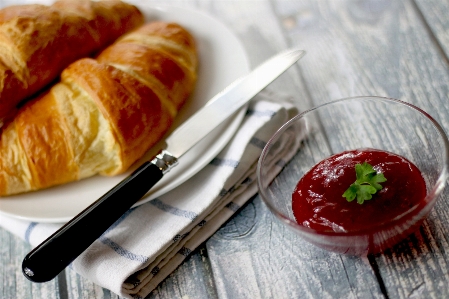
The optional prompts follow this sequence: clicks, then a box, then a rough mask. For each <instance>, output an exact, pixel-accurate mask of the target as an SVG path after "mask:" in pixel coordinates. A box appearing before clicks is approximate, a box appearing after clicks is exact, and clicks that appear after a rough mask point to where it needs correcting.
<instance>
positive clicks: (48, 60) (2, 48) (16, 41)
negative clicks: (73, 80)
mask: <svg viewBox="0 0 449 299" xmlns="http://www.w3.org/2000/svg"><path fill="white" fill-rule="evenodd" d="M143 21H144V17H143V15H142V13H141V12H140V11H139V10H138V9H137V8H136V7H135V6H133V5H130V4H127V3H125V2H121V1H118V0H108V1H90V0H61V1H57V2H55V3H54V4H53V5H51V6H45V5H39V4H31V5H16V6H9V7H6V8H3V9H1V10H0V120H2V119H4V118H5V117H7V116H9V115H10V114H11V111H12V110H14V108H15V106H16V105H17V104H18V103H19V102H20V101H22V100H23V99H25V98H27V97H30V96H31V95H33V94H35V93H36V92H38V91H39V90H41V89H42V88H43V87H45V86H46V85H48V84H49V83H51V81H53V80H54V79H56V78H57V77H58V76H59V75H60V74H61V71H62V70H63V69H64V68H65V67H67V66H68V65H69V64H70V63H72V62H74V61H75V60H77V59H79V58H82V57H86V56H88V55H90V54H92V53H94V52H97V51H99V50H101V49H103V48H105V47H106V46H107V45H109V44H111V43H112V42H114V41H115V40H116V39H117V38H118V37H120V36H121V35H123V34H124V33H126V32H128V31H130V30H132V29H135V28H137V27H138V26H141V25H142V24H143Z"/></svg>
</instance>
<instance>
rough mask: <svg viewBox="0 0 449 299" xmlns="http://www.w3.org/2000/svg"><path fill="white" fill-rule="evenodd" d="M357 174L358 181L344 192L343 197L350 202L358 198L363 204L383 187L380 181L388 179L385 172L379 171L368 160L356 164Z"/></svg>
mask: <svg viewBox="0 0 449 299" xmlns="http://www.w3.org/2000/svg"><path fill="white" fill-rule="evenodd" d="M355 174H356V181H355V182H354V183H353V184H351V186H349V188H348V189H347V190H346V191H345V193H343V197H346V200H347V201H349V202H351V201H353V200H354V199H356V198H357V202H358V203H359V204H363V202H364V201H365V200H370V199H371V198H372V195H373V194H375V193H376V192H377V191H379V190H381V189H382V186H381V185H380V184H379V183H383V182H385V181H386V180H387V179H386V178H385V176H384V175H383V173H377V171H376V170H375V169H374V168H373V166H371V165H370V164H368V163H367V162H363V163H362V164H356V165H355Z"/></svg>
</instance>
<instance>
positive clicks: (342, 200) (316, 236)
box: [257, 97, 449, 255]
mask: <svg viewBox="0 0 449 299" xmlns="http://www.w3.org/2000/svg"><path fill="white" fill-rule="evenodd" d="M366 150H374V151H380V152H386V153H392V154H394V155H398V156H399V157H400V158H403V160H404V161H408V162H411V163H410V164H411V165H415V166H416V167H417V169H418V170H419V171H418V173H420V174H421V176H422V177H421V181H422V182H423V183H422V186H423V193H422V196H421V197H420V199H419V200H418V201H414V202H412V201H407V200H408V199H407V198H403V197H404V196H405V197H406V196H407V195H402V194H405V192H404V191H403V190H409V189H410V188H414V187H415V186H414V185H416V183H411V181H409V179H408V177H407V176H405V175H404V174H402V173H398V171H396V170H393V169H392V170H391V171H392V172H387V170H385V169H386V168H388V167H387V166H389V165H390V164H394V163H390V162H388V161H385V162H383V161H381V162H379V163H377V162H376V163H374V168H375V169H377V171H378V172H377V173H376V172H374V174H376V175H377V174H380V173H382V172H384V171H385V173H386V174H387V173H388V176H387V175H385V177H386V182H381V183H380V184H381V185H384V188H383V189H382V188H380V189H379V190H378V191H377V193H374V194H373V195H372V198H371V199H369V200H366V201H365V202H364V203H359V202H358V200H359V197H358V196H359V193H357V197H356V200H353V201H348V199H347V198H346V197H344V196H343V194H342V193H343V192H342V191H341V190H340V191H336V193H335V194H336V195H335V198H336V201H337V204H334V203H329V202H330V201H329V202H328V203H326V198H325V197H323V195H322V194H319V193H320V192H321V191H319V192H318V191H316V190H315V189H314V190H309V191H304V192H303V193H300V194H301V195H300V196H298V190H299V185H298V182H299V181H305V177H307V176H309V177H310V178H313V175H311V174H310V173H311V169H312V168H314V167H315V166H316V165H317V164H318V163H320V162H322V161H323V160H326V161H328V160H329V159H334V160H339V159H340V160H341V156H339V154H341V153H347V152H350V153H351V154H353V152H354V151H356V152H357V153H358V152H359V151H360V152H363V151H366ZM279 155H286V156H285V159H284V160H285V161H286V163H285V164H283V163H279V160H280V161H282V158H284V157H283V156H281V157H280V156H279ZM342 156H348V155H347V154H345V155H342ZM330 157H331V158H330ZM448 158H449V142H448V139H447V136H446V134H445V132H444V130H443V129H442V128H441V126H440V125H439V124H438V123H437V122H436V121H435V120H434V119H433V118H432V117H431V116H430V115H428V114H427V113H426V112H424V111H423V110H421V109H419V108H417V107H415V106H413V105H411V104H408V103H405V102H402V101H399V100H395V99H390V98H382V97H354V98H346V99H341V100H336V101H333V102H329V103H326V104H323V105H321V106H318V107H316V108H313V109H310V110H308V111H305V112H303V113H301V114H298V115H297V116H295V117H294V118H292V119H291V120H290V121H288V122H287V123H286V124H285V125H283V126H282V127H281V128H280V129H279V130H278V131H277V132H276V133H275V134H274V135H273V136H272V137H271V139H270V140H269V142H268V143H267V144H266V146H265V148H264V150H263V151H262V154H261V156H260V159H259V162H258V168H257V176H258V186H259V193H260V195H261V197H262V199H263V201H264V202H265V204H266V205H267V206H268V208H269V209H270V210H271V212H272V213H273V214H274V215H275V216H276V217H277V218H279V219H280V221H281V222H282V223H284V224H285V225H287V226H288V227H289V228H291V229H293V231H295V232H296V233H298V234H299V235H300V236H301V237H302V238H303V239H305V240H307V241H309V242H311V243H313V244H315V245H317V246H319V247H321V248H324V249H327V250H331V251H335V252H339V253H346V254H354V255H365V254H368V253H377V252H381V251H383V250H385V249H386V248H389V247H391V246H392V245H394V244H396V243H398V242H399V241H401V240H402V239H404V238H406V237H407V236H408V235H410V234H411V233H413V232H414V231H415V230H416V229H417V228H418V227H419V226H420V225H421V223H422V221H423V220H424V219H425V218H426V216H427V215H428V214H429V212H430V210H431V209H432V207H433V206H434V205H435V202H436V200H437V198H438V197H439V195H440V193H441V191H442V190H443V188H444V186H445V183H446V179H447V168H448V161H449V159H448ZM287 160H288V162H287ZM345 161H346V160H345ZM359 162H360V163H359V164H363V163H362V162H361V160H360V161H359ZM275 163H276V164H275ZM345 163H346V162H345ZM345 163H343V164H345ZM348 163H349V162H348ZM348 163H346V164H348ZM351 163H353V164H351V166H348V168H347V169H352V168H354V167H353V166H354V163H356V162H351ZM348 165H349V164H348ZM335 167H337V166H335ZM345 171H346V172H349V171H353V172H354V174H353V176H354V178H353V179H354V181H355V180H356V179H358V174H356V171H355V170H345ZM374 171H376V170H374ZM343 172H344V171H343V170H341V169H340V170H339V169H334V171H328V170H325V169H324V170H323V169H321V170H320V169H318V170H315V174H314V175H315V177H316V176H322V177H323V181H322V183H316V184H317V186H318V187H319V188H318V189H319V190H321V189H320V188H321V185H323V186H324V185H326V186H327V185H328V182H329V181H332V180H333V179H334V178H333V177H339V173H343ZM337 174H338V175H337ZM374 174H372V175H371V176H374ZM369 175H370V174H369ZM396 175H397V176H398V177H399V178H402V177H404V178H405V177H407V179H405V181H404V180H403V181H401V183H398V182H399V181H397V180H395V178H394V176H396ZM339 179H340V178H339ZM337 181H338V180H337ZM340 182H341V181H340ZM308 183H309V181H307V184H308ZM304 184H305V183H304ZM320 184H321V185H320ZM345 184H346V185H345V186H344V188H343V187H342V188H343V189H342V190H345V189H346V188H347V187H350V186H348V184H347V183H345ZM395 184H396V185H395ZM329 185H330V184H329ZM341 185H344V184H341ZM399 185H400V186H399ZM307 186H308V185H306V187H307ZM334 186H335V185H334ZM404 186H405V187H404ZM310 187H311V188H312V185H310ZM399 187H401V188H403V189H398V188H399ZM307 188H308V187H307ZM332 188H333V189H331V190H337V189H338V188H335V187H332ZM404 188H405V189H404ZM396 189H397V190H396ZM304 190H306V189H304ZM389 190H390V191H391V190H396V191H397V192H396V193H394V192H393V193H392V194H393V195H392V196H390V198H388V199H380V198H381V197H382V196H383V194H386V193H387V192H388V191H389ZM410 190H412V189H410ZM323 192H324V191H323ZM306 193H310V194H313V196H312V197H311V198H312V199H310V198H308V199H307V198H306V197H307V196H305V195H304V194H306ZM409 193H411V194H414V193H415V191H411V192H409ZM293 194H296V195H295V196H296V198H299V197H301V198H303V201H304V202H305V204H303V205H297V204H294V205H292V199H293ZM355 194H356V193H354V196H355ZM309 197H310V196H309ZM382 200H383V201H382ZM316 201H318V202H319V204H317V205H315V206H313V207H310V208H309V207H306V205H307V204H308V203H309V202H314V204H316V203H315V202H316ZM362 201H363V200H362ZM382 202H383V203H382ZM402 202H404V203H402ZM398 203H399V204H398ZM400 203H402V204H400ZM329 205H331V206H332V205H334V206H335V207H334V206H332V208H333V210H329V209H330V208H329ZM340 205H341V206H340ZM376 205H377V206H376ZM394 205H396V207H394ZM337 206H338V207H337ZM348 207H350V209H355V212H354V211H353V212H352V214H351V213H349V212H348V209H347V208H348ZM368 207H369V209H368ZM357 209H360V211H358V210H357ZM306 210H307V211H308V212H307V213H312V214H313V217H311V218H310V221H309V220H307V221H304V220H303V219H301V220H300V216H298V215H300V214H301V213H306ZM324 210H327V211H328V215H330V216H329V217H327V216H322V215H323V214H320V213H322V211H324ZM329 211H332V212H330V214H329ZM363 213H365V214H363ZM366 213H368V214H366ZM363 215H366V216H363ZM308 219H309V218H308ZM367 219H369V220H367ZM348 220H350V221H352V224H351V226H346V224H343V223H348ZM365 220H366V221H365ZM340 221H342V222H340ZM345 221H346V222H345ZM358 221H359V222H360V221H362V222H364V223H361V222H360V223H358ZM312 222H313V223H312ZM315 222H316V223H319V224H320V225H321V226H316V225H315V224H314V223H315ZM367 223H368V224H367ZM310 224H313V225H310ZM324 224H325V225H324ZM323 227H324V229H323Z"/></svg>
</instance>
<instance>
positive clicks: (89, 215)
mask: <svg viewBox="0 0 449 299" xmlns="http://www.w3.org/2000/svg"><path fill="white" fill-rule="evenodd" d="M304 54H305V52H304V51H302V50H299V49H289V50H286V51H284V52H281V53H279V54H278V55H276V56H274V57H272V58H271V59H269V60H267V61H266V62H264V63H263V64H261V65H260V66H258V67H257V68H256V69H254V70H253V71H252V72H250V73H249V74H248V75H246V76H245V77H243V78H240V79H238V80H236V81H235V82H234V83H232V84H231V85H230V86H228V87H227V88H226V89H225V90H223V91H222V92H220V93H218V94H217V95H216V96H214V97H213V98H212V99H211V100H210V101H209V102H208V103H207V105H206V106H204V107H203V108H202V109H200V110H199V111H197V112H196V113H195V114H194V115H192V116H191V117H190V118H189V119H188V120H187V121H186V122H185V123H184V124H183V125H181V126H180V127H179V128H177V129H176V130H175V131H174V132H173V133H172V134H170V136H169V137H168V138H167V139H166V141H165V148H164V149H163V150H162V151H161V152H160V153H159V154H158V155H156V157H155V158H154V159H153V160H151V161H147V162H144V163H143V164H142V165H141V166H140V167H139V168H138V169H137V170H135V171H134V172H133V173H132V174H131V175H129V176H128V177H127V178H125V179H124V180H123V181H121V182H120V183H119V184H117V185H116V186H115V187H114V188H112V189H111V190H110V191H108V192H107V193H106V194H104V195H103V196H102V197H100V198H99V199H98V200H97V201H95V202H94V203H93V204H91V205H90V206H89V207H87V208H86V209H85V210H83V211H82V212H81V213H79V214H78V215H77V216H75V217H74V218H73V219H72V220H70V221H69V222H68V223H67V224H65V225H64V226H63V227H61V228H60V229H59V230H58V231H56V232H55V233H54V234H53V235H51V236H50V237H48V238H47V239H46V240H45V241H43V242H42V243H41V244H40V245H38V246H37V247H36V248H34V249H33V250H32V251H31V252H30V253H28V254H27V255H26V256H25V258H24V260H23V262H22V272H23V273H24V275H25V277H27V278H28V279H29V280H31V281H33V282H46V281H49V280H51V279H53V278H55V277H56V276H57V275H58V274H59V273H60V272H61V271H62V270H64V269H65V268H66V267H67V266H68V265H69V264H70V263H71V262H72V261H73V260H74V259H75V258H77V257H78V256H79V255H80V254H81V253H82V252H83V251H84V250H86V249H87V247H89V246H90V245H91V244H92V243H93V242H94V241H95V240H96V239H98V238H99V237H100V236H101V235H102V234H103V233H104V232H105V231H106V230H107V229H108V228H109V227H110V226H111V225H112V224H114V222H115V221H116V220H117V219H119V218H120V216H122V215H123V214H124V213H125V212H126V211H127V210H129V209H130V208H131V207H132V206H133V205H134V203H136V202H137V201H138V200H139V199H141V198H142V197H143V196H144V195H145V194H146V193H147V192H148V191H149V190H150V189H151V188H152V187H153V186H154V185H155V184H156V183H157V182H158V181H159V180H160V179H161V178H162V177H163V175H164V174H165V173H167V172H168V171H169V170H170V169H172V168H173V167H175V166H176V165H177V164H178V158H180V157H182V155H183V154H185V153H186V152H187V151H188V150H189V149H190V148H192V147H193V146H194V145H195V144H197V143H198V142H199V141H200V140H201V139H202V138H204V137H205V136H207V135H208V134H209V133H210V132H211V131H212V130H213V129H214V128H216V127H217V126H218V125H220V124H221V123H222V122H223V121H225V120H226V119H227V118H228V117H230V116H231V115H233V114H234V112H236V111H237V110H239V109H240V108H241V107H242V106H244V105H245V104H246V103H247V102H248V101H249V100H250V99H252V98H253V97H254V96H255V95H256V94H257V93H259V92H260V91H261V90H262V89H263V88H265V87H266V86H267V85H268V84H270V83H271V82H272V81H273V80H274V79H276V78H277V77H278V76H279V75H281V74H282V73H283V72H284V71H285V70H287V69H288V68H289V67H290V66H291V65H293V64H294V63H295V62H296V61H298V60H299V59H300V58H301V57H302V56H304ZM180 163H182V160H181V161H180Z"/></svg>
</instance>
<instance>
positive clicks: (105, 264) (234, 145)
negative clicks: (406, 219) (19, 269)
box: [0, 90, 298, 298]
mask: <svg viewBox="0 0 449 299" xmlns="http://www.w3.org/2000/svg"><path fill="white" fill-rule="evenodd" d="M296 112H297V110H296V109H295V108H294V106H293V105H291V104H290V103H288V99H287V98H286V97H285V96H279V95H277V94H274V93H269V92H268V91H266V90H265V91H263V92H261V93H259V94H258V95H257V96H256V97H255V99H254V100H253V101H252V102H251V103H250V105H249V108H248V111H247V113H246V115H245V117H244V119H243V122H242V124H241V127H240V128H239V129H238V131H237V132H236V134H235V136H234V137H233V138H232V139H231V141H230V142H229V144H228V145H227V146H226V147H225V148H224V149H223V150H222V152H221V153H220V154H219V155H218V156H217V157H216V158H214V159H213V160H212V161H211V162H210V163H209V164H208V165H207V166H206V167H205V168H204V169H202V170H201V171H200V172H199V173H197V174H196V175H195V176H193V177H192V178H191V179H189V180H188V181H187V182H185V183H184V184H182V185H180V186H179V187H177V188H175V189H174V190H172V191H170V192H168V193H167V194H165V195H163V196H160V197H159V198H157V199H154V200H152V201H150V202H148V203H146V204H143V205H141V206H139V207H136V208H133V209H131V210H129V211H128V212H127V213H125V215H123V216H122V217H121V218H120V219H119V220H118V221H117V222H116V223H115V224H113V225H112V226H111V227H110V228H109V229H108V230H107V231H106V232H105V233H104V234H103V235H102V236H101V237H100V238H99V239H98V240H97V241H95V242H94V243H93V244H92V245H91V246H90V247H89V248H88V249H87V250H86V251H85V252H84V253H83V254H82V255H80V256H79V257H78V258H77V259H76V260H75V261H74V262H73V263H72V264H71V265H70V267H69V268H70V269H72V270H74V271H76V272H77V273H78V274H80V275H82V276H84V277H85V278H87V279H89V280H91V281H93V282H94V283H96V284H98V285H100V286H102V287H105V288H107V289H109V290H111V291H113V292H114V293H116V294H118V295H120V296H123V297H126V298H144V297H145V296H147V295H148V294H149V293H150V292H151V291H152V290H153V289H154V288H156V286H157V285H158V284H159V283H160V282H161V281H162V280H163V279H165V278H166V277H167V276H168V275H169V274H170V273H171V272H172V271H173V270H175V269H176V268H177V267H178V266H179V265H180V264H181V263H182V261H183V260H184V259H185V258H186V257H187V256H188V255H189V254H190V253H191V252H192V251H193V250H194V249H195V248H196V247H198V246H199V245H200V244H201V243H202V242H204V241H205V240H206V239H207V238H209V237H210V236H211V235H212V234H213V233H214V232H215V231H216V230H217V229H218V228H219V227H220V226H221V225H222V224H223V223H224V222H225V221H226V220H228V219H229V217H231V216H232V215H233V214H234V213H235V212H236V211H237V210H238V209H239V208H240V207H241V206H242V205H243V204H244V203H245V202H246V201H247V200H248V199H249V198H251V197H252V196H253V195H254V194H255V193H256V192H257V185H256V167H257V161H258V158H259V155H260V153H261V151H262V149H263V147H264V146H265V144H266V142H267V141H268V140H269V138H270V137H271V135H272V134H273V133H274V132H275V131H276V130H277V129H278V128H279V127H280V126H281V125H282V124H284V123H285V122H286V121H287V120H288V119H289V118H291V117H292V116H293V115H294V114H296ZM294 140H295V138H287V139H286V142H294ZM297 147H298V145H297V144H296V145H295V146H294V147H291V146H281V147H279V151H280V152H279V153H278V154H277V155H274V156H273V157H272V158H273V163H272V165H273V171H272V175H273V177H274V176H275V174H276V173H278V172H279V170H280V169H281V168H282V166H283V165H285V162H287V161H288V160H289V159H290V158H291V157H292V155H293V154H294V152H295V150H296V148H297ZM283 151H287V152H283ZM0 226H2V227H4V228H6V229H7V230H9V231H10V232H12V233H14V234H16V235H18V236H19V237H21V238H23V239H24V240H25V241H27V242H30V243H31V244H32V245H33V246H36V245H38V244H39V243H40V242H42V241H43V240H44V239H46V238H47V237H48V236H49V235H50V234H52V233H53V232H54V231H56V230H57V229H58V228H59V227H61V226H62V224H44V223H34V222H33V223H30V222H26V221H22V220H18V219H13V218H9V217H6V216H3V215H0Z"/></svg>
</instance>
